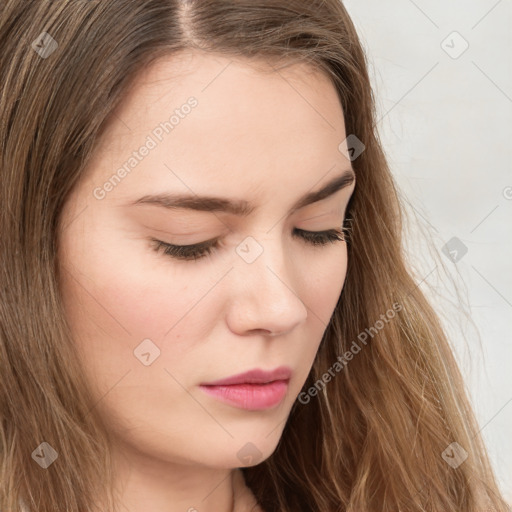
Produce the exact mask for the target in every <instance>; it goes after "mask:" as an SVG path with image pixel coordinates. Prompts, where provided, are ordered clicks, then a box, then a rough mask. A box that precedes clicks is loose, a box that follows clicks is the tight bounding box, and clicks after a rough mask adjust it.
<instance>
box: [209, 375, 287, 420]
mask: <svg viewBox="0 0 512 512" xmlns="http://www.w3.org/2000/svg"><path fill="white" fill-rule="evenodd" d="M290 376H291V370H290V369H289V368H288V367H286V366H280V367H279V368H276V369H275V370H272V371H264V370H260V369H255V370H250V371H248V372H245V373H240V374H238V375H233V376H231V377H228V378H225V379H220V380H216V381H213V382H208V383H206V384H201V385H200V388H201V389H202V391H204V392H205V393H206V394H208V395H209V396H211V397H213V398H216V399H217V400H220V401H222V402H224V403H227V404H229V405H232V406H235V407H238V408H241V409H246V410H249V411H256V410H263V409H269V408H272V407H276V406H277V405H278V404H279V403H281V401H282V400H283V398H284V397H285V395H286V393H287V391H288V381H289V379H290Z"/></svg>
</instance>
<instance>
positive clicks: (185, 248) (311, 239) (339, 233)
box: [152, 226, 348, 261]
mask: <svg viewBox="0 0 512 512" xmlns="http://www.w3.org/2000/svg"><path fill="white" fill-rule="evenodd" d="M295 231H296V232H297V233H298V235H297V236H299V237H300V238H302V239H303V240H304V241H305V242H306V243H307V244H309V245H312V246H316V247H318V246H325V245H327V244H329V243H336V242H345V241H346V240H347V235H348V229H347V227H346V226H343V227H342V228H341V229H329V230H327V231H304V230H302V229H296V230H295ZM152 241H153V242H155V246H154V249H155V250H156V251H157V252H158V251H160V252H163V254H165V255H167V256H170V257H171V258H175V259H178V260H183V261H195V260H199V259H202V258H205V257H207V256H208V257H209V256H211V255H212V252H214V251H215V250H216V249H217V248H218V240H214V241H213V242H209V243H208V244H206V243H199V244H193V245H172V244H168V243H166V242H162V241H161V240H156V239H154V238H153V239H152Z"/></svg>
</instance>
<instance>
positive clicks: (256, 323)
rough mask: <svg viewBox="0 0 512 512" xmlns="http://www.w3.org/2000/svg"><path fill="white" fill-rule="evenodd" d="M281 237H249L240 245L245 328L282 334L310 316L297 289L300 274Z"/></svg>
mask: <svg viewBox="0 0 512 512" xmlns="http://www.w3.org/2000/svg"><path fill="white" fill-rule="evenodd" d="M278 239H279V237H275V236H271V235H268V234H264V235H253V236H248V237H246V238H245V239H244V240H242V242H240V244H239V245H238V246H237V247H236V252H237V254H238V257H239V261H238V262H237V264H236V265H235V273H236V274H237V280H238V285H237V292H236V294H237V297H236V300H235V303H236V304H238V306H239V307H240V310H239V311H238V314H237V315H235V316H236V317H237V318H240V319H241V320H240V324H239V326H238V327H239V328H241V329H251V330H254V329H264V330H268V331H272V332H273V333H279V332H283V331H289V330H291V329H293V328H294V327H295V326H296V325H297V324H299V323H301V322H303V321H304V320H305V319H306V317H307V308H306V305H305V304H304V302H303V301H302V298H301V297H300V295H299V290H297V289H296V284H297V282H296V279H297V276H296V274H295V273H294V272H293V271H292V269H290V267H289V262H288V261H287V260H286V255H285V253H284V250H283V248H282V244H281V243H280V242H278V241H277V240H278Z"/></svg>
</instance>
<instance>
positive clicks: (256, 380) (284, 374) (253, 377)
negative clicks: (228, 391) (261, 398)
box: [203, 366, 292, 386]
mask: <svg viewBox="0 0 512 512" xmlns="http://www.w3.org/2000/svg"><path fill="white" fill-rule="evenodd" d="M291 373H292V372H291V370H290V368H288V367H287V366H279V367H278V368H276V369H274V370H268V371H266V370H261V369H260V368H255V369H254V370H249V371H248V372H244V373H239V374H237V375H232V376H231V377H227V378H225V379H219V380H215V381H212V382H205V383H204V384H203V386H228V385H230V384H265V383H267V382H273V381H275V380H288V379H289V378H290V375H291Z"/></svg>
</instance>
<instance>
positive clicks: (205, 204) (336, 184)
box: [129, 168, 356, 217]
mask: <svg viewBox="0 0 512 512" xmlns="http://www.w3.org/2000/svg"><path fill="white" fill-rule="evenodd" d="M355 179H356V175H355V173H354V171H353V169H352V168H350V169H347V170H345V172H344V173H343V174H341V175H339V176H337V177H335V178H334V179H332V180H331V181H329V182H328V183H326V184H325V185H324V186H323V187H322V188H321V189H320V190H316V191H313V192H308V193H307V194H305V195H304V196H302V197H301V198H299V200H298V201H296V202H295V204H294V205H293V206H292V208H291V210H290V213H293V212H295V211H297V210H300V209H301V208H304V207H305V206H308V205H310V204H313V203H316V202H318V201H321V200H322V199H326V198H327V197H330V196H332V195H334V194H335V193H336V192H339V191H340V190H342V189H344V188H347V187H349V186H350V185H352V183H354V181H355ZM136 204H151V205H155V206H161V207H163V208H167V209H170V210H173V209H177V208H182V209H188V210H195V211H201V212H225V213H230V214H232V215H237V216H241V217H247V216H249V215H250V214H251V213H252V212H254V211H255V209H256V208H255V207H254V206H253V205H252V204H251V203H249V202H248V201H246V200H244V199H228V198H225V197H215V196H198V195H187V194H185V195H183V194H152V195H145V196H143V197H141V198H140V199H137V200H136V201H133V202H131V203H129V205H136Z"/></svg>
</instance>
